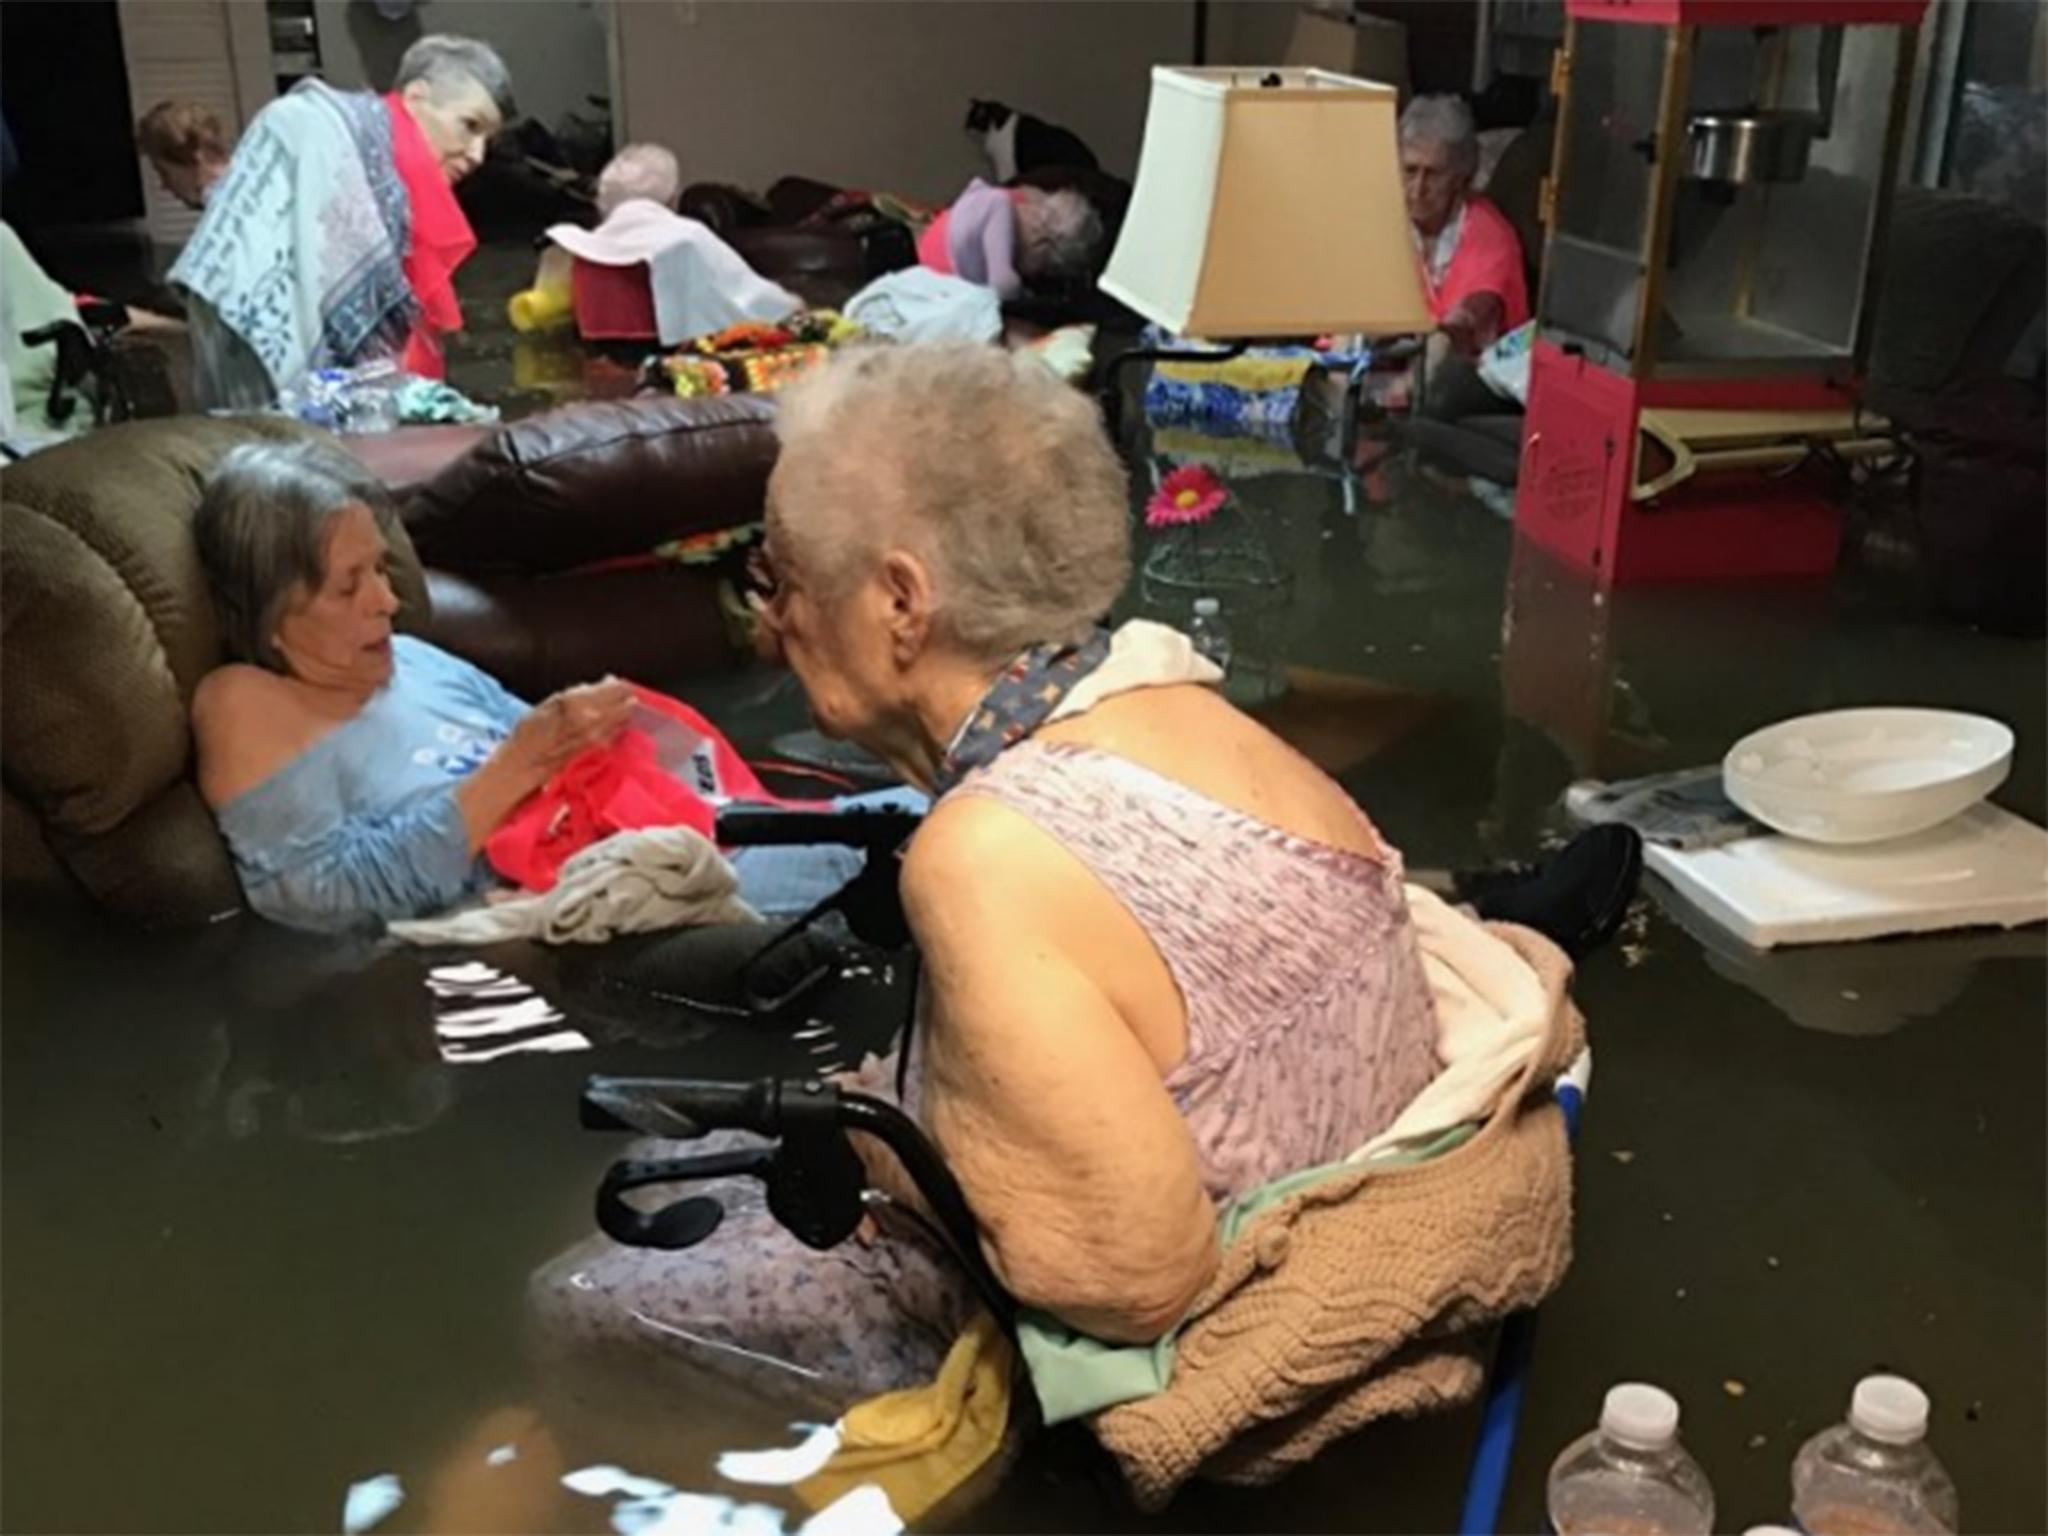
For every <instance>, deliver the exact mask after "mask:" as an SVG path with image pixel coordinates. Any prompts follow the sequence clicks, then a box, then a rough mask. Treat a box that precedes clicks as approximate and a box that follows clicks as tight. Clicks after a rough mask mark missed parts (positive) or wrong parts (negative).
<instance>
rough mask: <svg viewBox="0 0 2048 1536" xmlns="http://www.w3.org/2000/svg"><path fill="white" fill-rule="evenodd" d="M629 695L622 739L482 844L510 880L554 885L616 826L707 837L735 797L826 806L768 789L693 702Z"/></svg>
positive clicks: (529, 802)
mask: <svg viewBox="0 0 2048 1536" xmlns="http://www.w3.org/2000/svg"><path fill="white" fill-rule="evenodd" d="M633 692H634V694H635V695H636V696H637V697H638V698H639V701H640V707H639V708H638V709H637V710H635V711H634V715H633V723H632V724H631V725H629V726H627V727H626V729H625V730H623V731H621V732H620V733H619V735H618V739H617V740H615V741H613V742H612V743H611V744H610V745H609V746H603V747H592V748H591V749H590V750H589V751H587V752H583V753H580V754H579V755H578V756H577V757H575V758H574V759H573V760H572V761H571V762H570V763H569V764H568V766H566V767H565V768H563V769H562V770H561V772H559V773H557V774H556V775H555V776H554V777H553V778H552V779H549V780H548V782H547V783H546V784H544V785H542V786H541V787H540V788H539V789H538V790H536V791H534V793H532V794H531V795H528V796H527V797H526V799H525V800H523V801H521V802H520V804H519V807H518V808H517V809H516V810H514V811H513V812H512V814H511V815H510V816H508V817H506V818H505V820H504V821H503V822H502V823H501V824H500V825H499V827H498V829H497V831H495V832H493V833H492V834H491V835H490V837H489V838H488V839H487V840H486V841H485V843H484V855H485V857H486V858H488V859H489V860H490V861H491V867H492V868H493V869H495V870H496V871H497V872H498V873H499V874H501V875H503V876H504V877H505V878H506V879H507V880H510V881H512V882H514V883H515V884H517V885H520V886H523V887H525V888H526V889H527V890H529V891H548V890H553V889H554V885H555V880H556V878H557V877H558V876H559V875H560V874H561V870H562V866H563V865H564V864H565V863H567V862H568V861H569V859H570V858H571V857H573V856H574V855H575V854H578V853H580V852H582V851H583V850H584V849H585V848H588V847H589V846H590V845H591V844H592V843H598V842H602V841H604V839H606V838H607V837H610V836H611V835H612V834H613V833H614V832H632V831H637V830H639V829H640V828H642V827H675V826H683V827H693V828H695V829H696V830H697V831H699V832H701V833H703V834H704V835H705V836H706V837H710V836H712V834H713V830H714V828H715V827H716V826H717V823H718V808H719V807H720V806H722V805H724V804H726V803H728V802H730V801H735V800H744V801H749V802H756V803H761V804H768V805H785V806H790V807H792V808H798V809H806V810H810V809H819V808H821V807H820V806H819V805H818V804H817V803H816V802H810V801H799V800H784V799H782V798H781V797H779V796H776V795H772V794H770V793H769V792H768V790H767V789H766V788H765V787H764V786H763V785H762V783H761V781H760V779H759V778H757V777H756V776H755V774H754V770H753V769H751V768H749V767H748V766H747V764H746V760H745V759H744V758H742V757H741V756H740V755H739V753H738V752H736V751H734V750H733V746H732V743H731V742H729V741H727V740H726V739H725V737H724V735H723V734H721V733H720V731H719V729H718V727H716V726H715V725H713V724H712V723H711V722H710V721H709V720H707V719H705V718H704V717H703V716H702V715H700V714H698V713H697V711H696V710H694V709H692V708H690V706H689V705H687V704H684V703H682V702H681V701H680V700H677V699H672V698H670V697H668V695H666V694H662V693H656V692H655V691H654V690H653V689H651V688H641V687H637V686H636V687H635V688H634V689H633Z"/></svg>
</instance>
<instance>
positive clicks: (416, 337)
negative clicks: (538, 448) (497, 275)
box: [384, 93, 476, 379]
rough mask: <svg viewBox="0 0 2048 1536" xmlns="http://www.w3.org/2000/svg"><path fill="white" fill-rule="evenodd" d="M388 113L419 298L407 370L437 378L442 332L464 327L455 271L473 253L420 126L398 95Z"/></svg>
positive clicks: (412, 280) (408, 266)
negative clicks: (409, 214) (408, 215)
mask: <svg viewBox="0 0 2048 1536" xmlns="http://www.w3.org/2000/svg"><path fill="white" fill-rule="evenodd" d="M384 107H385V110H386V111H388V112H389V113H390V114H391V158H392V160H393V162H394V164H395V166H396V169H397V171H398V179H399V180H400V181H401V182H403V183H404V184H405V200H406V202H407V203H408V204H410V205H411V208H412V238H411V239H410V240H408V241H407V242H406V247H405V280H406V282H407V283H409V284H410V285H411V287H412V292H413V297H414V298H416V299H418V300H419V304H420V319H419V323H418V324H417V325H415V326H414V327H413V331H412V335H411V336H409V337H408V338H406V343H405V359H404V361H405V367H406V369H407V371H408V372H411V373H417V374H419V375H420V376H421V377H423V378H429V379H438V378H442V377H444V376H445V375H446V373H447V371H448V368H447V363H446V361H445V359H444V358H443V357H442V355H441V333H442V332H443V331H459V330H461V329H462V306H461V305H460V304H458V303H457V302H456V299H455V269H456V268H457V267H459V266H461V265H462V264H463V262H465V261H467V260H468V259H469V253H470V252H471V251H473V250H475V249H476V232H475V231H474V230H472V229H471V228H470V227H469V219H468V216H467V215H465V214H464V213H463V211H462V204H460V203H458V202H457V201H456V200H455V189H454V188H453V187H452V186H450V185H449V184H448V177H447V174H446V173H445V172H444V171H443V170H442V169H441V161H440V158H439V157H438V156H437V155H436V154H435V153H434V146H433V145H431V144H429V143H428V142H427V136H426V135H425V134H424V133H422V132H421V131H420V125H419V124H418V123H416V122H414V121H413V119H412V114H411V113H410V112H408V111H406V109H405V103H404V101H402V100H401V99H400V98H399V97H398V96H397V94H396V93H392V94H388V95H386V96H385V98H384Z"/></svg>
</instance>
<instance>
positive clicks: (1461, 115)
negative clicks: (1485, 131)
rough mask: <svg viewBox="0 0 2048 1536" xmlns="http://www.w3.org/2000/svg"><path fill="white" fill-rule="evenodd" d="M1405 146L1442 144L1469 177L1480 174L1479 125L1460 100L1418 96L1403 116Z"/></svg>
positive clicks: (1402, 138) (1403, 140)
mask: <svg viewBox="0 0 2048 1536" xmlns="http://www.w3.org/2000/svg"><path fill="white" fill-rule="evenodd" d="M1401 142H1402V143H1403V144H1442V145H1445V146H1447V147H1448V148H1449V149H1450V151H1451V154H1452V157H1453V163H1454V164H1455V165H1456V166H1457V167H1458V168H1459V169H1460V170H1462V171H1464V173H1465V174H1466V175H1467V176H1476V175H1477V174H1478V173H1479V125H1478V122H1477V120H1476V119H1474V118H1473V116H1472V109H1471V108H1470V107H1468V106H1467V105H1465V103H1464V102H1463V101H1462V100H1461V99H1460V98H1458V97H1456V96H1418V97H1416V98H1415V99H1414V100H1413V101H1411V102H1409V103H1408V106H1407V108H1406V110H1404V111H1403V112H1402V113H1401Z"/></svg>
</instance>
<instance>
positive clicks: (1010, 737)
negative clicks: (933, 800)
mask: <svg viewBox="0 0 2048 1536" xmlns="http://www.w3.org/2000/svg"><path fill="white" fill-rule="evenodd" d="M1108 659H1109V631H1108V630H1106V629H1097V630H1096V631H1095V632H1094V633H1093V634H1091V635H1089V637H1088V638H1087V639H1086V640H1083V641H1082V642H1081V643H1080V644H1079V645H1036V646H1033V647H1032V648H1031V649H1030V650H1028V651H1025V652H1023V653H1021V654H1020V655H1019V656H1018V657H1017V659H1016V660H1015V661H1013V662H1011V663H1010V664H1009V665H1008V666H1007V667H1005V668H1004V669H1003V671H1002V673H1001V675H1000V676H998V677H997V678H996V680H995V682H994V683H993V684H991V685H990V687H989V690H988V692H987V693H985V694H983V695H982V696H981V702H980V703H979V704H977V705H975V706H974V712H973V713H972V714H970V715H969V716H968V717H967V719H966V720H965V721H964V722H963V723H962V724H961V727H960V733H959V734H958V735H957V736H955V737H954V738H953V743H952V745H951V746H949V747H947V749H946V756H945V759H944V761H942V762H941V763H940V764H939V775H938V784H937V786H936V790H935V792H936V793H937V794H940V795H943V794H945V793H946V791H948V790H949V789H951V788H953V786H954V785H956V784H958V783H959V782H960V781H961V780H962V779H964V778H966V777H967V775H968V774H970V773H972V772H974V770H975V769H977V768H986V767H987V766H988V765H989V764H990V763H992V762H994V761H995V760H996V759H997V758H998V757H1000V756H1001V755H1002V754H1003V753H1004V752H1005V751H1007V750H1008V749H1009V748H1011V747H1014V746H1015V745H1016V744H1017V743H1018V742H1020V741H1022V740H1023V739H1024V738H1025V737H1027V736H1029V735H1030V734H1031V733H1032V732H1033V731H1035V730H1037V729H1038V728H1039V727H1040V726H1041V725H1043V724H1045V722H1046V720H1047V718H1048V717H1050V716H1051V714H1052V712H1053V711H1054V710H1056V709H1058V708H1059V707H1060V700H1062V699H1064V698H1065V697H1066V696H1067V695H1068V694H1069V693H1071V692H1073V690H1074V687H1075V685H1076V684H1078V683H1079V682H1080V681H1081V679H1082V678H1084V677H1086V676H1087V675H1088V674H1089V673H1091V672H1093V671H1094V670H1095V669H1096V668H1097V667H1099V666H1101V665H1102V664H1103V662H1105V661H1106V660H1108Z"/></svg>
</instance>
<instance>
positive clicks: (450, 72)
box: [391, 32, 513, 123]
mask: <svg viewBox="0 0 2048 1536" xmlns="http://www.w3.org/2000/svg"><path fill="white" fill-rule="evenodd" d="M454 78H462V79H468V80H474V81H475V82H476V83H477V84H478V85H480V86H482V87H483V88H484V90H486V91H487V92H489V93H490V98H491V100H492V101H493V102H495V103H496V104H497V108H498V116H500V117H502V118H503V119H504V120H505V121H506V122H508V123H509V122H511V121H512V110H513V104H512V72H511V71H510V70H508V69H506V68H505V61H504V60H503V59H501V58H499V57H498V50H497V49H495V48H493V47H492V46H491V45H490V44H489V43H480V42H478V41H477V40H476V39H475V38H473V37H457V36H456V35H455V34H454V33H452V32H429V33H428V34H427V35H426V36H425V37H423V38H421V39H420V40H419V41H418V42H416V43H414V44H413V45H412V46H411V47H410V48H408V49H406V50H405V56H404V57H403V58H401V59H400V60H399V61H398V77H397V78H396V79H395V80H393V81H392V82H391V89H392V90H394V91H402V90H404V89H405V88H406V87H407V86H408V85H411V84H412V83H413V81H415V80H425V81H427V82H428V83H429V84H433V85H439V84H441V83H443V82H444V81H447V80H450V79H454Z"/></svg>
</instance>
